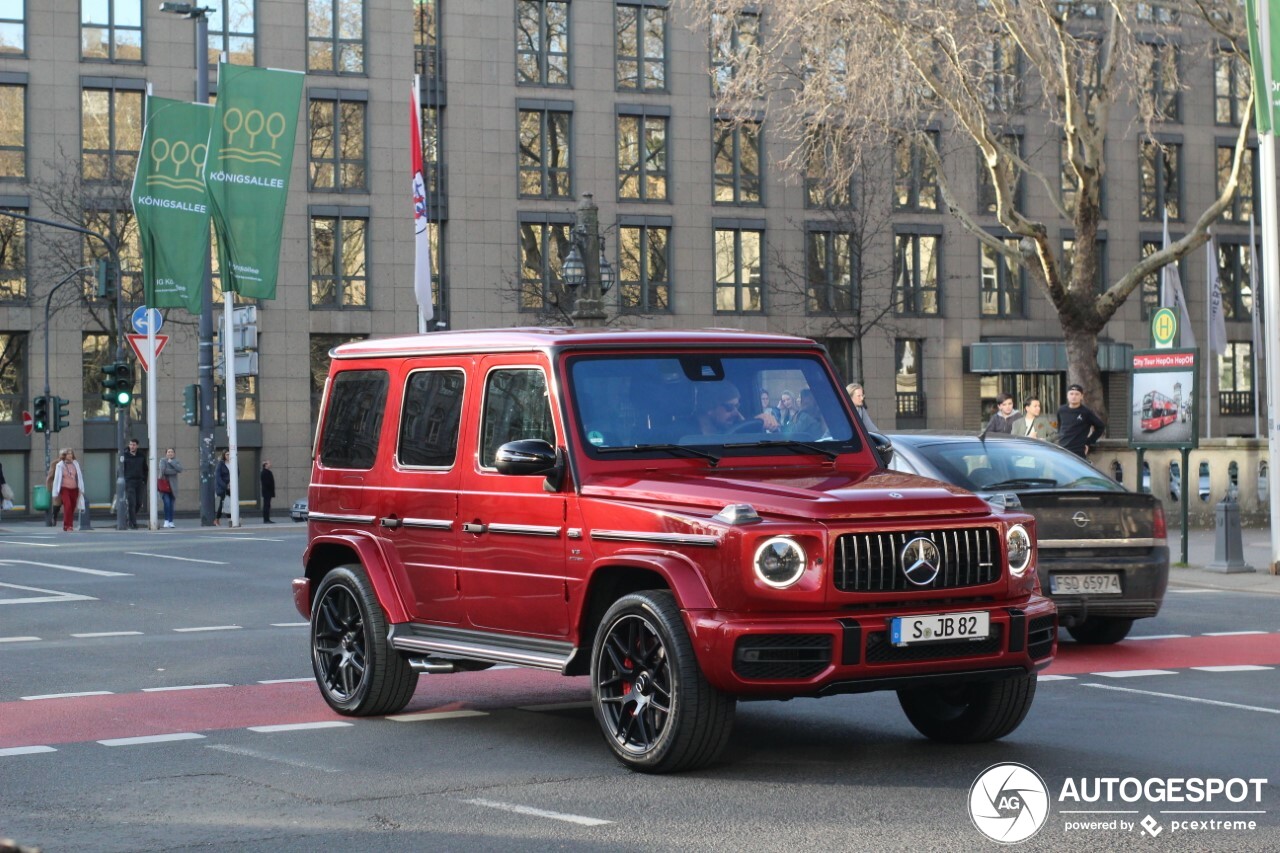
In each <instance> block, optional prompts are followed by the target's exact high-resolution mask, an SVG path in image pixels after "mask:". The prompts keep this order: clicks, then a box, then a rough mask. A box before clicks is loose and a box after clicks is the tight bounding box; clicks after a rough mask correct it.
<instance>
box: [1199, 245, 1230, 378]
mask: <svg viewBox="0 0 1280 853" xmlns="http://www.w3.org/2000/svg"><path fill="white" fill-rule="evenodd" d="M1204 248H1205V252H1206V254H1205V280H1206V281H1207V282H1208V287H1209V349H1211V350H1213V351H1214V352H1216V353H1217V354H1218V355H1222V354H1223V353H1225V352H1226V351H1227V318H1226V315H1225V314H1224V313H1223V310H1222V286H1221V285H1220V284H1219V283H1218V250H1217V248H1215V246H1214V242H1213V238H1212V237H1210V238H1209V242H1208V243H1206V244H1205V247H1204Z"/></svg>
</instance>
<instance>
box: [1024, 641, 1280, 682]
mask: <svg viewBox="0 0 1280 853" xmlns="http://www.w3.org/2000/svg"><path fill="white" fill-rule="evenodd" d="M1277 664H1280V634H1239V635H1232V636H1226V637H1203V636H1202V637H1170V638H1169V639H1165V640H1125V641H1123V642H1119V643H1116V644H1115V645H1113V646H1082V645H1078V644H1076V643H1060V644H1059V645H1058V657H1057V658H1056V659H1055V660H1054V662H1053V666H1051V667H1049V668H1048V669H1047V670H1045V672H1046V673H1047V674H1050V675H1078V674H1080V673H1089V672H1123V671H1127V670H1134V669H1188V668H1190V667H1193V666H1244V665H1254V666H1274V665H1277Z"/></svg>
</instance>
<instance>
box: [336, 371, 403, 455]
mask: <svg viewBox="0 0 1280 853" xmlns="http://www.w3.org/2000/svg"><path fill="white" fill-rule="evenodd" d="M388 385H389V377H388V375H387V372H386V371H385V370H344V371H343V372H341V373H339V374H337V375H336V376H335V377H334V378H333V383H332V385H331V387H330V389H329V407H328V409H326V410H325V416H324V426H323V430H322V432H321V436H322V437H321V443H320V464H321V465H323V466H325V467H326V468H352V469H357V470H366V471H367V470H368V469H370V468H372V467H373V462H374V460H375V459H377V458H378V439H379V436H380V435H381V433H382V410H383V407H384V406H385V405H386V403H387V387H388Z"/></svg>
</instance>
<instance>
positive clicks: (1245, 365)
mask: <svg viewBox="0 0 1280 853" xmlns="http://www.w3.org/2000/svg"><path fill="white" fill-rule="evenodd" d="M1218 414H1220V415H1252V414H1253V344H1252V343H1251V342H1250V341H1228V342H1227V351H1226V352H1224V353H1223V354H1222V355H1220V356H1218Z"/></svg>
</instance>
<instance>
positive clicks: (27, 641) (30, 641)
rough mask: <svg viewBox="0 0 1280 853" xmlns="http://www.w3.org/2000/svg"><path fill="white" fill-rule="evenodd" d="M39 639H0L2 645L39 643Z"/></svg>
mask: <svg viewBox="0 0 1280 853" xmlns="http://www.w3.org/2000/svg"><path fill="white" fill-rule="evenodd" d="M39 641H40V638H39V637H0V643H37V642H39Z"/></svg>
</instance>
